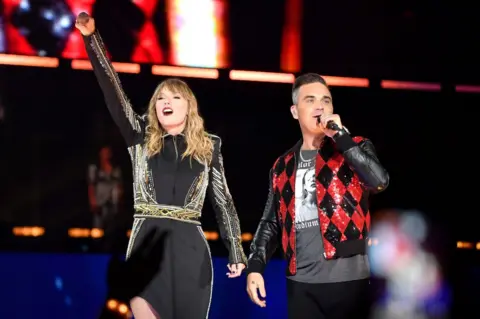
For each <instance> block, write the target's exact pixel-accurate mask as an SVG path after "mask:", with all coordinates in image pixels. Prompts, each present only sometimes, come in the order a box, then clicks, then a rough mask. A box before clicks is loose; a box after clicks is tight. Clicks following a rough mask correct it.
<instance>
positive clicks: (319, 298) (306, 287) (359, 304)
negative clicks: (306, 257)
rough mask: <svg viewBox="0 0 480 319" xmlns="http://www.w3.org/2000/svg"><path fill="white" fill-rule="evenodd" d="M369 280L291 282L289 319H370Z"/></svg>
mask: <svg viewBox="0 0 480 319" xmlns="http://www.w3.org/2000/svg"><path fill="white" fill-rule="evenodd" d="M370 296H371V294H370V281H369V279H363V280H355V281H346V282H339V283H327V284H308V283H302V282H297V281H293V280H290V279H287V302H288V318H289V319H352V318H355V319H368V317H369V312H370V305H371V304H370Z"/></svg>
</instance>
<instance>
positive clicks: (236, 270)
mask: <svg viewBox="0 0 480 319" xmlns="http://www.w3.org/2000/svg"><path fill="white" fill-rule="evenodd" d="M227 268H228V270H230V272H227V276H228V278H235V277H239V276H240V275H241V274H242V271H243V270H244V269H245V265H244V264H233V265H231V264H228V265H227Z"/></svg>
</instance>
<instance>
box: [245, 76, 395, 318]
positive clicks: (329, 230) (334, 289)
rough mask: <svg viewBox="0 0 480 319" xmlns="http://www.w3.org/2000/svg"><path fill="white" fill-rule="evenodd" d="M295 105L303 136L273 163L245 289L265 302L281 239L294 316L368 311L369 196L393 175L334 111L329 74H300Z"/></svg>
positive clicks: (290, 311)
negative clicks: (268, 271)
mask: <svg viewBox="0 0 480 319" xmlns="http://www.w3.org/2000/svg"><path fill="white" fill-rule="evenodd" d="M292 99H293V105H292V106H291V108H290V111H291V113H292V116H293V118H294V119H296V120H298V122H299V124H300V129H301V131H302V140H300V141H299V142H298V143H297V144H296V145H295V146H294V147H293V148H291V149H290V150H289V151H287V152H286V153H285V154H283V155H282V156H280V157H279V158H278V159H277V160H276V162H275V164H274V166H273V168H272V169H271V171H270V191H269V195H268V200H267V204H266V206H265V210H264V213H263V217H262V219H261V220H260V224H259V225H258V228H257V231H256V233H255V237H254V239H253V242H252V245H251V247H250V250H251V254H250V257H249V260H248V269H247V274H248V276H247V291H248V294H249V296H250V298H251V299H252V301H253V302H255V303H256V304H257V305H259V306H261V307H265V306H266V301H265V300H263V299H260V298H259V296H258V294H257V290H258V291H259V292H260V296H261V297H263V298H265V297H266V293H265V284H264V281H263V276H262V273H263V271H264V269H265V266H266V263H267V261H268V260H269V259H270V257H271V256H272V254H273V252H274V251H275V249H276V248H277V244H278V243H280V244H281V246H282V250H283V253H284V255H285V257H286V259H287V264H288V268H287V271H286V273H287V300H288V317H289V318H305V319H307V318H312V319H313V318H315V319H322V318H329V319H330V318H335V319H337V318H339V319H340V318H342V319H343V318H346V319H347V318H348V319H350V318H366V317H367V316H368V310H369V302H368V287H369V277H370V269H369V263H368V257H367V255H366V250H367V240H368V232H369V229H370V213H369V208H368V196H369V194H370V193H376V192H380V191H383V190H384V189H385V188H386V187H387V186H388V183H389V175H388V173H387V172H386V171H385V169H384V168H383V167H382V165H381V164H380V162H379V160H378V159H377V157H376V155H375V149H374V147H373V145H372V143H371V142H370V141H369V140H368V139H365V138H362V137H353V138H352V137H351V136H350V134H349V132H348V130H347V129H346V128H344V127H343V126H342V122H341V120H340V116H339V115H337V114H334V113H333V104H332V101H333V100H332V96H331V94H330V90H329V89H328V86H327V84H326V82H325V80H324V79H323V78H322V77H321V76H319V75H317V74H312V73H309V74H305V75H302V76H300V77H298V78H297V79H296V80H295V83H294V85H293V90H292Z"/></svg>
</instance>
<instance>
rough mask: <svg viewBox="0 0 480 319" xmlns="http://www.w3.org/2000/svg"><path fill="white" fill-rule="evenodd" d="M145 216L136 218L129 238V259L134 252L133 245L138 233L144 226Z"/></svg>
mask: <svg viewBox="0 0 480 319" xmlns="http://www.w3.org/2000/svg"><path fill="white" fill-rule="evenodd" d="M144 221H145V218H135V219H134V221H133V226H132V232H131V233H130V239H129V240H128V246H127V254H126V255H127V257H126V258H127V259H128V258H129V257H130V254H131V253H132V249H133V245H134V244H135V238H137V235H138V233H139V232H140V228H142V225H143V222H144Z"/></svg>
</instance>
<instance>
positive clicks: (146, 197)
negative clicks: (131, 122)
mask: <svg viewBox="0 0 480 319" xmlns="http://www.w3.org/2000/svg"><path fill="white" fill-rule="evenodd" d="M128 152H129V153H130V157H131V159H132V165H133V196H134V202H135V205H137V204H157V201H156V194H155V185H154V182H153V175H152V171H151V170H150V169H149V167H148V154H147V151H146V148H144V147H143V146H142V145H140V144H137V145H134V146H131V147H129V148H128Z"/></svg>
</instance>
